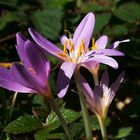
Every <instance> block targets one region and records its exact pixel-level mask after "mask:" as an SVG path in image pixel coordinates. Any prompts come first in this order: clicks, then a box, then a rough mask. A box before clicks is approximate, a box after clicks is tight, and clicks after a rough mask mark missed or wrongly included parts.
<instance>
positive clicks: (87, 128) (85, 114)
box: [74, 69, 92, 140]
mask: <svg viewBox="0 0 140 140" xmlns="http://www.w3.org/2000/svg"><path fill="white" fill-rule="evenodd" d="M74 77H75V81H76V85H77V89H78V93H79V100H80V105H81V110H82V115H83V120H84V125H85V132H86V136H87V140H92V132H91V128H90V124H89V116H88V111H87V108H86V104H85V101H84V100H85V99H84V94H83V91H82V88H81V86H80V77H79V71H78V69H76V70H75V74H74Z"/></svg>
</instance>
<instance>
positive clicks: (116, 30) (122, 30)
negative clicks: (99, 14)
mask: <svg viewBox="0 0 140 140" xmlns="http://www.w3.org/2000/svg"><path fill="white" fill-rule="evenodd" d="M127 32H128V28H127V27H126V25H114V26H108V27H106V28H105V30H104V34H106V35H125V34H127Z"/></svg>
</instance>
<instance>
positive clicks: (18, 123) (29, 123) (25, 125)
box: [5, 115, 42, 134]
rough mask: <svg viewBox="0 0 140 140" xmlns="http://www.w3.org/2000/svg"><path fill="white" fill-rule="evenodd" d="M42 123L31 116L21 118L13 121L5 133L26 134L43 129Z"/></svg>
mask: <svg viewBox="0 0 140 140" xmlns="http://www.w3.org/2000/svg"><path fill="white" fill-rule="evenodd" d="M41 126H42V125H41V123H40V122H39V121H38V120H37V119H36V118H35V117H33V116H31V115H25V116H21V117H19V118H18V119H17V120H14V121H12V122H11V123H10V124H8V125H7V126H6V128H5V131H6V132H8V133H12V134H19V133H26V132H31V131H35V130H37V129H39V128H41Z"/></svg>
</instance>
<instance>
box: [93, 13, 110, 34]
mask: <svg viewBox="0 0 140 140" xmlns="http://www.w3.org/2000/svg"><path fill="white" fill-rule="evenodd" d="M110 18H111V14H110V13H103V14H96V22H95V29H94V32H93V33H94V34H98V33H100V32H101V31H102V29H103V28H104V26H106V25H107V24H108V22H109V20H110Z"/></svg>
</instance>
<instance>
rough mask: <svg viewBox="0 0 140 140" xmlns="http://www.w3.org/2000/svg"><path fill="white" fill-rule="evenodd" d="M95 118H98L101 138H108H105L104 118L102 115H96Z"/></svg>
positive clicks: (105, 139) (104, 139) (106, 139)
mask: <svg viewBox="0 0 140 140" xmlns="http://www.w3.org/2000/svg"><path fill="white" fill-rule="evenodd" d="M97 118H98V120H99V124H100V128H101V134H102V138H103V140H108V138H107V131H106V127H105V119H103V118H102V117H100V116H98V115H97Z"/></svg>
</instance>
